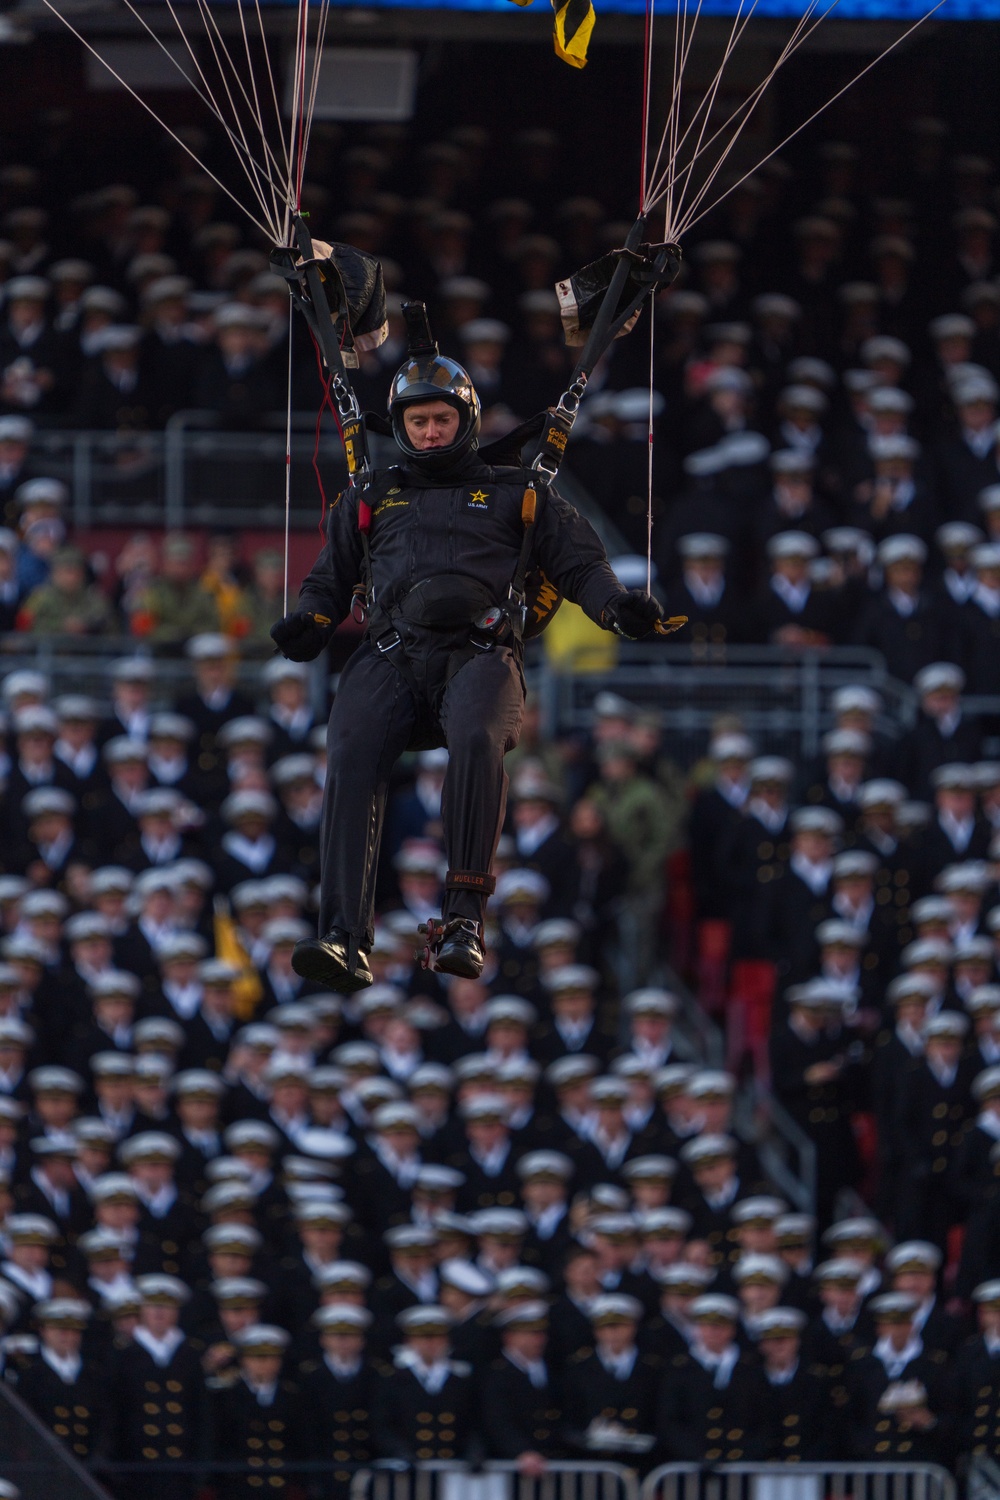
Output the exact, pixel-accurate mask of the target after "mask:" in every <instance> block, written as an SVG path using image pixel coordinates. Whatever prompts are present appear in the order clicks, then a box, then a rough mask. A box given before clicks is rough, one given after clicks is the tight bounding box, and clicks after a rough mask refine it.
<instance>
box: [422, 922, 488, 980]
mask: <svg viewBox="0 0 1000 1500" xmlns="http://www.w3.org/2000/svg"><path fill="white" fill-rule="evenodd" d="M485 959H486V956H485V954H484V953H483V940H482V936H481V933H480V928H479V923H478V922H473V921H471V920H470V919H469V918H468V917H455V918H453V919H452V921H450V922H446V923H445V927H444V932H443V933H442V934H441V937H440V940H439V941H438V943H437V945H436V946H435V948H434V967H435V969H437V970H439V972H440V973H442V974H456V975H457V976H458V977H459V979H478V978H479V976H480V974H481V973H482V972H483V964H484V962H485Z"/></svg>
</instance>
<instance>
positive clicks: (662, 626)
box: [653, 615, 688, 635]
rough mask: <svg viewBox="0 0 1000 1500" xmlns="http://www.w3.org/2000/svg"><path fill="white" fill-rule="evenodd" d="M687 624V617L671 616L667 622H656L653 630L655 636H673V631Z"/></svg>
mask: <svg viewBox="0 0 1000 1500" xmlns="http://www.w3.org/2000/svg"><path fill="white" fill-rule="evenodd" d="M687 622H688V617H687V615H671V616H670V618H669V620H657V622H656V624H655V625H654V626H653V629H654V631H655V632H656V634H657V635H673V633H674V631H675V630H680V629H681V627H682V626H684V625H686V624H687Z"/></svg>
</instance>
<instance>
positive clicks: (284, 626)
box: [271, 609, 333, 661]
mask: <svg viewBox="0 0 1000 1500" xmlns="http://www.w3.org/2000/svg"><path fill="white" fill-rule="evenodd" d="M332 634H333V622H332V620H330V619H329V618H328V617H327V616H326V615H316V614H313V612H312V611H311V610H305V609H296V610H293V611H292V613H291V614H290V615H286V616H285V618H284V619H283V620H279V621H278V623H277V625H272V626H271V639H272V641H273V642H274V644H275V645H276V646H277V648H278V650H279V651H280V652H281V654H282V656H286V657H287V658H288V660H289V661H315V659H316V657H317V656H319V654H320V652H321V651H323V650H325V649H326V645H327V642H328V641H329V639H330V636H331V635H332Z"/></svg>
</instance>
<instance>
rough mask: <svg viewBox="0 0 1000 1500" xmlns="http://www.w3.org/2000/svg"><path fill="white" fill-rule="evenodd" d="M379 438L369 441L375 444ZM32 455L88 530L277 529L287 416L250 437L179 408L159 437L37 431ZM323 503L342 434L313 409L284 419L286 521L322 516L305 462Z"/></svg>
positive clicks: (337, 465)
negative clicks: (288, 450)
mask: <svg viewBox="0 0 1000 1500" xmlns="http://www.w3.org/2000/svg"><path fill="white" fill-rule="evenodd" d="M383 442H385V439H375V447H376V450H377V449H378V444H379V443H383ZM33 452H34V454H35V456H36V459H37V461H38V463H39V465H40V466H42V467H44V470H45V473H46V474H48V475H50V476H51V477H52V478H54V479H61V480H62V481H63V483H64V484H66V485H67V486H68V487H69V491H70V509H69V518H70V520H71V521H72V524H73V525H74V526H75V527H77V528H80V529H84V530H85V529H87V528H88V527H90V526H95V525H100V526H143V525H145V526H156V527H161V526H165V527H167V528H168V529H169V530H175V529H177V528H179V527H182V526H213V527H214V526H221V527H225V526H227V525H228V526H237V525H243V526H245V525H246V523H247V512H248V507H249V508H250V513H251V515H252V521H253V524H254V525H255V526H259V527H265V528H266V527H271V526H273V527H276V528H277V527H281V526H283V525H284V514H285V416H284V414H281V415H278V414H275V415H274V417H273V418H270V417H264V418H262V420H261V427H260V429H259V430H257V431H254V432H224V431H222V430H220V428H219V426H218V418H217V417H216V416H215V414H214V413H212V412H209V411H181V412H177V413H176V414H175V415H174V416H173V417H171V419H170V421H169V422H168V423H167V426H166V428H165V429H164V431H162V432H94V431H87V430H80V431H74V430H72V429H55V428H43V429H40V430H39V431H38V432H37V433H36V435H35V438H34V440H33ZM314 453H315V456H316V459H317V462H318V463H319V464H320V466H321V470H322V474H323V482H324V486H325V487H326V489H327V493H328V495H330V496H331V497H332V496H333V495H334V494H336V492H337V490H338V489H339V488H340V487H341V485H342V484H343V482H344V480H345V479H346V476H347V469H346V466H345V463H344V454H343V449H342V447H341V443H340V438H339V437H338V435H337V430H336V428H335V427H334V425H333V422H332V421H331V420H330V419H329V418H328V417H324V418H323V421H322V422H321V424H320V429H319V441H318V443H317V439H316V413H315V412H297V413H294V414H293V421H292V509H291V519H292V524H293V525H294V526H296V527H300V526H301V527H305V526H313V525H315V523H316V518H317V516H318V514H319V510H320V499H319V496H318V494H317V488H316V480H315V477H314V474H313V467H312V465H313V456H314Z"/></svg>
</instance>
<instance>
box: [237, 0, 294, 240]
mask: <svg viewBox="0 0 1000 1500" xmlns="http://www.w3.org/2000/svg"><path fill="white" fill-rule="evenodd" d="M236 14H237V15H238V17H239V22H240V33H241V35H242V37H243V50H244V52H245V54H246V60H247V72H248V73H249V75H250V88H251V90H252V91H253V102H254V120H255V122H256V124H257V128H258V130H259V131H260V138H261V140H262V141H263V143H264V149H265V151H266V152H267V154H268V156H270V157H271V158H272V160H273V159H274V158H273V152H272V151H271V148H270V146H269V144H268V139H267V130H266V128H265V126H264V111H263V109H262V108H261V102H260V95H259V93H258V90H257V75H256V73H255V72H254V66H253V57H252V55H251V52H250V35H249V32H248V31H247V24H246V17H245V15H244V14H243V0H236ZM264 52H265V54H266V53H267V47H266V46H265V48H264ZM279 139H280V132H279ZM275 166H276V167H277V162H275ZM269 180H270V179H269ZM282 196H283V197H284V196H285V195H282ZM271 197H272V201H273V204H274V222H275V225H276V226H277V225H279V224H280V225H282V227H284V214H285V213H286V212H287V208H286V206H285V205H284V204H282V205H281V206H280V207H279V203H278V193H277V192H276V191H275V185H274V183H273V182H271Z"/></svg>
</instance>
